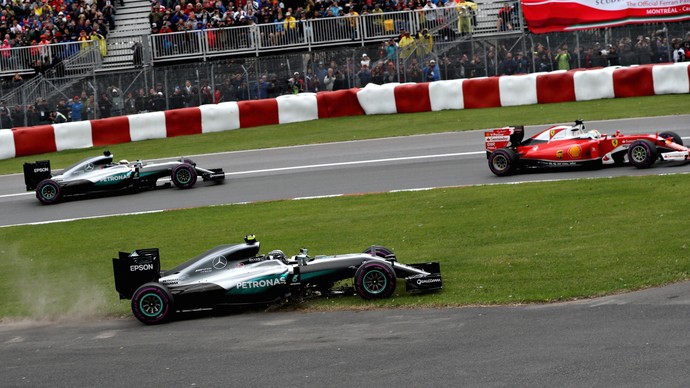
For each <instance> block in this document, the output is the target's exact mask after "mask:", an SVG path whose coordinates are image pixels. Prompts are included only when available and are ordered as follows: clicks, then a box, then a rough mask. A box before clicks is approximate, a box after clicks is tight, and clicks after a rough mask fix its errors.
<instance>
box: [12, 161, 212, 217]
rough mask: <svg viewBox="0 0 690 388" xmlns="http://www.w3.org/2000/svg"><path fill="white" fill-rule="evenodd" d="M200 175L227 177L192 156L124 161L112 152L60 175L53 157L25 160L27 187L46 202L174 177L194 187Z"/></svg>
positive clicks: (177, 182) (176, 182) (153, 183)
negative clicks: (54, 168)
mask: <svg viewBox="0 0 690 388" xmlns="http://www.w3.org/2000/svg"><path fill="white" fill-rule="evenodd" d="M198 176H201V178H202V179H203V180H204V181H213V182H221V181H223V180H224V179H225V173H224V172H223V170H222V169H220V168H215V169H205V168H201V167H198V166H197V165H196V163H194V162H193V161H191V160H190V159H185V158H180V159H179V160H175V161H169V162H160V163H153V162H149V163H146V162H142V161H140V160H137V161H136V162H133V163H130V162H128V161H126V160H121V161H120V162H118V163H113V154H111V153H110V151H105V152H104V153H103V155H99V156H93V157H89V158H86V159H83V160H80V161H79V162H77V163H75V164H73V165H71V166H69V167H67V168H66V169H64V170H63V171H62V173H61V174H59V175H52V172H51V169H50V161H49V160H41V161H37V162H34V163H24V183H25V184H26V190H27V191H30V190H36V198H38V200H39V201H41V203H43V204H45V205H49V204H53V203H56V202H58V201H60V200H61V199H63V198H64V197H68V196H75V195H85V194H90V193H99V192H113V191H124V190H145V189H150V188H154V187H156V186H157V182H158V180H159V179H161V178H170V180H171V181H172V183H173V184H174V185H175V186H177V187H178V188H180V189H188V188H190V187H192V186H194V184H195V183H196V181H197V177H198Z"/></svg>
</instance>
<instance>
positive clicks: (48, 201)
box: [36, 179, 62, 205]
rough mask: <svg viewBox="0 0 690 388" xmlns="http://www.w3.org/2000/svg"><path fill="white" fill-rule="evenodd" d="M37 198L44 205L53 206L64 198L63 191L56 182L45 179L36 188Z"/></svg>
mask: <svg viewBox="0 0 690 388" xmlns="http://www.w3.org/2000/svg"><path fill="white" fill-rule="evenodd" d="M36 198H38V200H39V201H41V203H42V204H44V205H52V204H54V203H56V202H58V201H59V200H60V198H62V189H61V188H60V185H59V184H58V183H57V182H55V181H54V180H52V179H45V180H43V181H41V183H39V184H38V186H37V187H36Z"/></svg>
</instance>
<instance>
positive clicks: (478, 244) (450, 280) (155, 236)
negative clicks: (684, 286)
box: [0, 175, 690, 317]
mask: <svg viewBox="0 0 690 388" xmlns="http://www.w3.org/2000/svg"><path fill="white" fill-rule="evenodd" d="M689 191H690V180H688V176H687V175H670V176H649V177H623V178H613V179H584V180H572V181H562V182H547V183H529V184H521V185H506V186H476V187H463V188H449V189H436V190H431V191H424V192H414V193H413V192H399V193H388V194H372V195H361V196H348V197H339V198H325V199H315V200H305V201H276V202H265V203H255V204H245V205H228V206H216V207H207V208H198V209H190V210H176V211H168V212H164V213H157V214H148V215H137V216H122V217H111V218H107V219H94V220H80V221H74V222H68V223H61V224H48V225H36V226H20V227H12V228H4V229H0V258H1V259H0V260H1V261H2V268H3V270H2V271H0V317H45V316H49V317H50V316H64V315H70V316H82V315H95V316H103V315H129V314H130V313H129V304H128V302H121V301H120V300H119V299H118V298H117V294H116V293H115V291H114V287H113V279H112V266H111V262H110V259H111V258H112V257H115V256H116V255H117V252H118V251H119V250H122V251H131V250H133V249H136V248H146V247H159V248H160V250H161V256H162V264H163V267H164V268H171V267H172V266H174V265H176V264H178V263H180V262H181V261H183V260H185V259H187V258H189V257H192V256H193V255H195V254H197V253H199V252H201V251H203V250H205V249H207V248H210V247H212V246H214V245H217V244H224V243H233V242H240V241H241V238H242V236H244V235H245V234H247V233H255V234H256V235H257V237H258V239H259V240H260V241H261V242H262V249H261V251H262V253H266V252H268V251H269V250H272V249H283V250H285V251H286V253H288V254H294V253H296V252H297V250H298V249H299V248H300V247H302V246H306V247H307V248H309V250H310V253H312V254H333V253H345V252H358V251H360V250H362V249H364V248H366V247H367V246H368V245H370V244H381V245H384V246H388V247H390V248H393V249H394V251H395V252H396V253H397V255H398V257H399V259H400V261H401V262H408V263H409V262H418V261H427V260H438V261H440V262H441V269H442V273H443V280H444V289H443V291H442V292H439V293H434V294H425V295H408V294H406V293H405V292H404V285H403V284H402V283H399V289H398V290H397V291H396V294H395V296H394V297H392V298H390V299H386V300H382V301H376V302H366V301H363V300H362V299H360V298H358V297H344V298H330V299H322V300H315V301H312V302H309V303H308V304H306V305H305V306H307V307H309V308H315V309H332V308H344V307H345V308H369V307H371V306H375V307H393V306H460V305H484V304H512V303H537V302H552V301H563V300H570V299H575V298H586V297H592V296H597V295H604V294H610V293H616V292H621V291H625V290H634V289H639V288H644V287H651V286H658V285H663V284H667V283H670V282H675V281H680V280H685V279H688V278H689V275H688V274H689V272H690V260H689V259H688V258H689V257H690V255H689V254H688V253H689V252H688V247H689V246H690V235H688V233H687V225H688V221H687V211H686V209H685V207H684V206H683V204H684V203H686V202H687V199H686V198H687V193H688V192H689Z"/></svg>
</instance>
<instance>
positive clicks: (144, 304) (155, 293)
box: [132, 283, 175, 325]
mask: <svg viewBox="0 0 690 388" xmlns="http://www.w3.org/2000/svg"><path fill="white" fill-rule="evenodd" d="M132 313H133V314H134V316H135V317H136V318H137V319H138V320H139V321H141V322H142V323H145V324H147V325H156V324H159V323H163V322H166V321H168V320H170V319H171V318H172V316H173V315H174V313H175V306H174V303H173V296H172V294H171V293H170V290H168V288H167V287H165V286H164V285H162V284H159V283H146V284H144V285H142V286H141V287H139V288H138V289H137V290H136V291H134V295H132Z"/></svg>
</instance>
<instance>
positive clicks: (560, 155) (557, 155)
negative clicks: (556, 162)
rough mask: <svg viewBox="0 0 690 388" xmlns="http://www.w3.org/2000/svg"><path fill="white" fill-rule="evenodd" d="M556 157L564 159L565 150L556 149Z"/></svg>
mask: <svg viewBox="0 0 690 388" xmlns="http://www.w3.org/2000/svg"><path fill="white" fill-rule="evenodd" d="M556 157H557V158H558V159H563V150H558V151H556Z"/></svg>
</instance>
